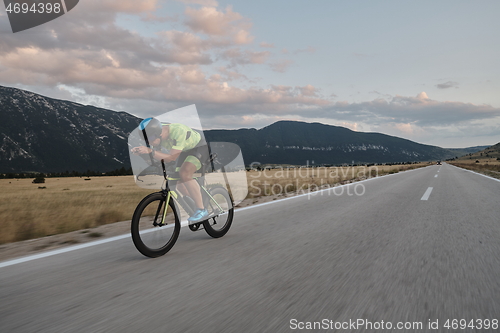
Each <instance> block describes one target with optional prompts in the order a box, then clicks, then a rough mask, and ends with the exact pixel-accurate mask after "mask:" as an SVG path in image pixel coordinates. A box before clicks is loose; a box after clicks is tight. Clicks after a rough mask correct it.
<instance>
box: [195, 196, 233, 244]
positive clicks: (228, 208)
mask: <svg viewBox="0 0 500 333" xmlns="http://www.w3.org/2000/svg"><path fill="white" fill-rule="evenodd" d="M208 192H209V193H210V195H211V196H212V197H213V198H214V199H215V200H216V201H217V203H218V204H219V206H221V208H222V209H223V210H224V211H223V212H222V213H221V212H220V209H219V207H218V206H217V205H216V204H215V203H214V202H213V200H212V199H210V198H208V199H207V200H205V209H207V210H208V213H209V216H211V217H210V218H209V219H208V220H206V221H204V222H203V227H204V228H205V231H206V232H207V234H209V235H210V236H212V237H213V238H219V237H222V236H224V235H225V234H226V233H227V232H228V231H229V228H230V227H231V224H232V223H233V215H234V206H233V200H232V199H231V196H230V195H229V193H228V192H227V190H226V189H225V188H223V187H214V188H212V189H210V190H209V191H208Z"/></svg>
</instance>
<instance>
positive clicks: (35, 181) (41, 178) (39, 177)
mask: <svg viewBox="0 0 500 333" xmlns="http://www.w3.org/2000/svg"><path fill="white" fill-rule="evenodd" d="M43 183H45V175H44V174H43V173H40V174H38V175H37V176H36V177H35V179H33V184H43Z"/></svg>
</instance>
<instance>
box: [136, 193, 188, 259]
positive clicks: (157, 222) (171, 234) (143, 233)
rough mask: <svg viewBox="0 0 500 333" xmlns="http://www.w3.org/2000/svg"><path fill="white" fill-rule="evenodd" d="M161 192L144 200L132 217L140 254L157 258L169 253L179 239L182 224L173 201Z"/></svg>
mask: <svg viewBox="0 0 500 333" xmlns="http://www.w3.org/2000/svg"><path fill="white" fill-rule="evenodd" d="M169 201H170V202H169V203H168V204H167V202H166V197H165V195H164V194H162V193H161V192H157V193H152V194H150V195H148V196H147V197H145V198H144V199H142V201H141V202H140V203H139V205H138V206H137V208H136V209H135V212H134V216H133V217H132V224H131V233H132V240H133V241H134V245H135V247H136V248H137V250H139V252H140V253H142V254H143V255H145V256H147V257H151V258H155V257H159V256H162V255H164V254H165V253H167V252H168V251H169V250H170V249H171V248H172V246H174V244H175V242H176V241H177V237H179V233H180V229H181V224H180V222H179V217H178V216H177V212H176V210H175V205H174V203H173V200H172V199H171V200H169Z"/></svg>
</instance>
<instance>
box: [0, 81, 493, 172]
mask: <svg viewBox="0 0 500 333" xmlns="http://www.w3.org/2000/svg"><path fill="white" fill-rule="evenodd" d="M140 121H141V119H140V118H137V117H135V116H133V115H131V114H128V113H126V112H116V111H111V110H106V109H103V108H98V107H95V106H90V105H82V104H79V103H74V102H71V101H64V100H58V99H53V98H49V97H44V96H41V95H38V94H35V93H32V92H29V91H25V90H20V89H16V88H9V87H2V86H0V173H7V172H65V171H80V172H82V171H86V170H93V171H111V170H114V169H118V168H121V167H125V168H129V167H130V162H129V154H128V145H127V139H128V135H129V133H130V132H131V131H132V130H133V129H134V128H136V127H137V126H138V124H139V123H140ZM205 137H206V138H207V140H208V141H225V142H234V143H236V144H238V145H240V147H241V149H242V152H243V157H244V159H245V163H246V164H247V165H249V164H251V163H253V162H259V163H262V164H294V165H305V164H316V165H318V164H331V165H335V164H342V163H352V162H354V163H358V164H359V163H387V162H392V163H394V162H408V161H427V160H438V159H447V158H452V157H455V156H460V155H461V154H462V153H470V152H476V151H479V150H481V149H484V148H485V147H486V146H484V147H471V148H464V149H462V150H450V149H445V148H440V147H436V146H430V145H424V144H420V143H416V142H413V141H410V140H406V139H402V138H398V137H394V136H389V135H385V134H381V133H363V132H355V131H351V130H349V129H347V128H344V127H338V126H331V125H324V124H320V123H305V122H297V121H278V122H276V123H274V124H271V125H269V126H267V127H264V128H262V129H253V128H251V129H238V130H208V131H205Z"/></svg>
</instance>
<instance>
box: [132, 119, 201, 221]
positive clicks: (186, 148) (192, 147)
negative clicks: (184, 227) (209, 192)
mask: <svg viewBox="0 0 500 333" xmlns="http://www.w3.org/2000/svg"><path fill="white" fill-rule="evenodd" d="M139 129H140V130H141V135H142V137H143V139H144V137H145V141H146V142H147V144H146V145H147V146H148V144H149V147H150V148H148V147H146V146H139V147H134V148H132V149H131V152H132V153H133V154H135V155H146V154H148V155H149V156H150V157H152V158H154V159H155V160H158V161H161V160H164V161H165V162H173V161H177V165H176V166H177V168H176V171H179V177H180V178H181V182H179V183H178V185H177V189H178V190H179V192H181V193H182V194H183V195H188V196H189V197H191V198H192V199H193V201H194V203H195V204H196V208H197V210H196V211H195V213H194V214H193V215H192V216H191V217H189V218H188V221H189V222H190V223H193V222H199V221H202V220H204V219H205V218H206V217H208V211H207V210H206V209H205V207H204V206H203V200H202V197H201V189H200V186H199V184H198V182H197V181H196V180H194V179H193V174H194V173H195V172H196V171H197V170H199V169H201V167H202V162H203V161H205V160H206V159H207V158H208V148H207V143H206V142H205V140H204V138H203V136H202V134H201V133H200V132H198V131H196V130H193V129H191V128H190V127H188V126H186V125H183V124H167V123H161V122H160V121H158V120H157V119H155V118H146V119H144V120H143V121H142V122H141V124H140V125H139ZM146 133H147V134H146ZM162 148H164V149H166V150H167V151H168V153H167V152H164V151H162Z"/></svg>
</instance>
